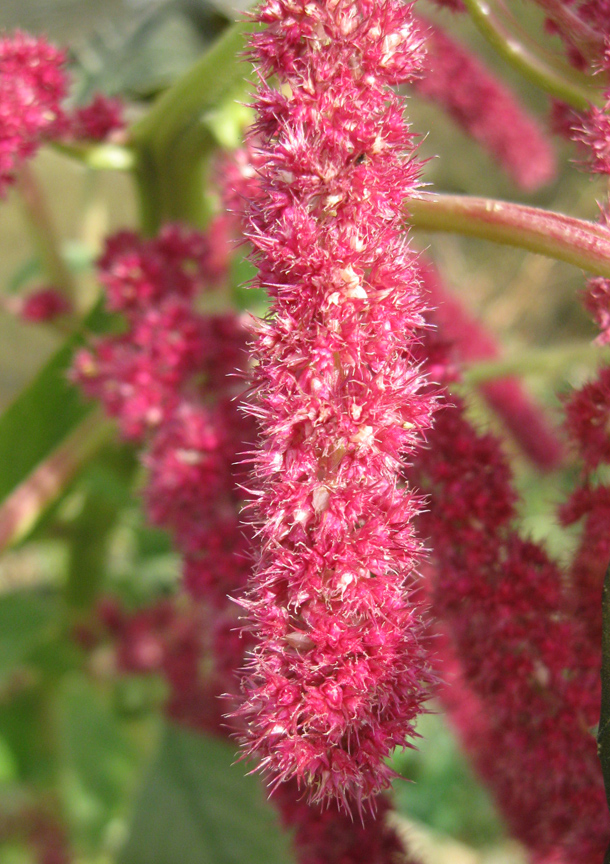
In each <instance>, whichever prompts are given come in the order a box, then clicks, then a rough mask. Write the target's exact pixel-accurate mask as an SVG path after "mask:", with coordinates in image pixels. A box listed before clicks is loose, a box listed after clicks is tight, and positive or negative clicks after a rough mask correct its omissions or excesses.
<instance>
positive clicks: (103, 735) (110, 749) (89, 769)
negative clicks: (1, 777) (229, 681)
mask: <svg viewBox="0 0 610 864" xmlns="http://www.w3.org/2000/svg"><path fill="white" fill-rule="evenodd" d="M57 721H58V722H57V730H58V743H59V755H60V757H61V772H62V776H61V791H62V797H63V801H64V805H65V807H66V812H67V813H68V815H69V819H70V822H71V824H72V827H73V829H74V834H75V838H76V839H77V843H78V844H79V845H80V846H84V847H85V848H89V849H90V850H97V851H99V848H100V845H104V842H105V841H106V840H107V835H108V833H109V831H110V833H112V826H113V824H114V827H115V828H116V827H117V825H118V824H119V823H121V822H123V821H124V820H125V819H126V818H127V812H128V809H129V805H130V804H131V801H132V799H133V796H134V794H135V791H136V788H137V785H138V783H139V779H140V774H141V772H142V771H143V768H144V766H145V765H146V764H147V763H148V759H149V754H150V751H151V745H152V743H153V741H156V740H157V737H156V729H158V724H157V723H156V721H155V718H154V717H149V718H148V720H147V721H145V722H143V723H141V724H139V725H138V726H137V728H133V726H132V725H128V724H127V723H125V722H122V720H121V718H120V717H119V716H118V715H117V714H116V712H115V711H114V709H113V705H112V700H111V699H110V698H109V696H108V695H107V694H104V693H102V692H101V691H100V690H99V689H98V688H96V687H95V686H94V685H93V684H92V683H90V682H89V681H87V680H86V679H85V678H84V676H82V675H80V674H73V675H69V676H66V677H65V678H64V680H63V681H62V684H61V687H60V690H59V693H58V697H57ZM133 733H137V734H133Z"/></svg>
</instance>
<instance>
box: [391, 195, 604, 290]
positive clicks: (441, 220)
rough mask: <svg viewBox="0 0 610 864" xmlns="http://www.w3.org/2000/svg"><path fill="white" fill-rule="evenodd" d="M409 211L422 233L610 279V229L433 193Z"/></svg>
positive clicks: (525, 208)
mask: <svg viewBox="0 0 610 864" xmlns="http://www.w3.org/2000/svg"><path fill="white" fill-rule="evenodd" d="M407 210H408V214H407V217H406V218H407V219H408V220H409V222H410V223H411V225H412V226H413V228H415V229H416V230H423V231H447V232H452V233H455V234H463V235H465V236H468V237H479V238H480V239H481V240H491V241H493V242H494V243H503V244H505V245H507V246H516V247H518V248H520V249H527V250H528V251H529V252H536V253H537V254H538V255H546V256H547V257H549V258H556V259H558V260H559V261H566V262H567V263H568V264H574V266H576V267H582V269H583V270H587V271H588V272H590V273H595V274H598V275H600V276H607V277H608V276H610V230H609V229H608V228H607V227H606V226H605V225H600V224H599V223H597V222H587V221H586V220H584V219H575V218H574V217H572V216H564V215H563V214H562V213H552V212H550V211H548V210H541V209H539V208H537V207H529V206H526V205H524V204H514V203H512V202H510V201H495V200H493V199H491V198H475V197H474V196H470V195H439V194H436V193H430V192H418V193H417V195H415V196H413V197H411V198H410V199H409V201H408V202H407Z"/></svg>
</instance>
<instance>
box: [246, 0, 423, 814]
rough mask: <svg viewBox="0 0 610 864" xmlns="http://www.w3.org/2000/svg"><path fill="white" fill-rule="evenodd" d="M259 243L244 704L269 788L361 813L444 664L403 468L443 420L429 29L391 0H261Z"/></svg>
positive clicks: (251, 746)
mask: <svg viewBox="0 0 610 864" xmlns="http://www.w3.org/2000/svg"><path fill="white" fill-rule="evenodd" d="M257 20H258V21H259V22H260V23H262V24H264V25H265V27H264V29H262V30H261V31H260V32H258V33H257V34H255V35H254V36H253V38H252V54H253V56H254V58H255V59H256V60H257V61H258V63H259V65H260V69H261V72H262V74H263V75H264V76H265V77H268V76H272V75H277V77H278V80H279V85H280V87H279V89H272V88H271V87H269V86H267V85H262V87H261V88H260V90H259V93H258V102H257V109H258V122H257V123H256V124H255V127H254V130H253V135H254V140H255V141H256V142H258V143H259V146H260V151H261V156H262V158H261V163H262V164H261V167H260V168H259V173H260V177H261V183H260V190H261V191H260V194H259V195H258V196H257V197H256V198H255V200H254V202H253V203H252V207H251V210H250V214H249V225H248V229H247V232H246V233H247V236H248V239H249V240H250V241H251V243H252V245H253V247H254V250H255V252H254V257H255V260H256V263H257V264H258V266H259V275H258V278H257V280H256V283H255V284H256V285H258V286H259V287H263V288H265V289H266V290H267V291H268V293H269V294H270V295H271V297H272V300H273V306H272V313H273V317H269V319H268V320H267V321H265V322H261V323H260V325H259V329H258V333H257V336H256V343H255V354H256V357H257V359H258V366H257V367H256V371H255V378H254V381H255V387H256V393H255V396H256V403H255V407H254V409H253V410H255V411H256V413H257V416H258V418H259V421H260V429H261V433H262V447H261V449H260V450H259V451H257V452H256V454H255V455H254V463H255V471H256V478H257V484H258V491H257V493H256V494H257V499H256V507H255V512H256V521H257V524H258V526H259V535H260V542H261V553H260V557H259V560H258V562H257V566H256V572H255V574H254V576H253V578H252V582H251V588H250V593H249V595H248V597H247V599H246V600H245V601H244V606H245V607H246V608H247V610H248V613H249V616H250V622H251V624H250V626H251V629H252V631H253V633H254V636H255V637H256V640H257V644H256V647H255V648H254V650H253V652H252V655H251V658H250V661H249V668H248V670H247V676H246V678H245V682H244V687H245V695H244V703H243V706H242V708H241V712H240V717H241V718H243V719H244V720H245V722H246V724H247V725H246V731H245V734H244V746H245V750H246V752H247V753H248V754H249V755H251V756H255V757H257V758H258V759H259V763H258V764H259V767H260V769H261V770H263V771H264V772H265V773H267V774H268V775H269V776H270V777H271V780H272V782H273V784H274V785H277V784H278V783H281V782H283V781H286V780H289V779H291V778H295V779H296V780H297V782H298V784H299V785H300V786H301V787H305V790H306V792H307V793H308V794H309V798H310V800H311V801H323V802H324V801H328V800H330V799H334V800H336V801H338V802H339V803H340V805H341V806H344V807H346V808H349V807H350V806H351V805H353V806H355V807H356V808H358V809H360V808H361V807H362V805H363V802H366V800H367V799H369V798H370V797H371V796H373V795H375V794H376V793H378V792H379V791H380V790H382V789H384V788H386V787H387V786H388V785H389V783H390V779H391V776H392V772H391V771H390V769H389V768H388V766H387V765H386V763H385V761H384V760H385V757H386V756H388V755H389V754H390V753H391V751H392V750H393V748H394V747H395V746H398V745H404V744H405V742H406V741H407V740H408V737H409V736H410V735H411V734H412V733H413V727H412V724H413V720H414V718H415V717H416V715H417V714H418V713H419V711H420V710H421V706H422V703H423V701H424V700H425V699H426V698H427V695H428V691H429V685H430V683H431V681H432V676H431V673H430V669H429V661H428V657H427V652H426V650H425V647H424V644H423V640H422V636H423V628H422V624H421V621H420V616H421V612H420V609H419V608H418V606H417V604H416V602H415V601H414V591H413V581H414V577H415V574H416V568H417V565H418V562H419V557H420V554H419V551H420V550H419V543H418V541H417V540H416V538H415V534H414V529H413V517H414V516H415V514H416V513H417V512H418V511H419V502H418V501H417V500H416V499H415V497H414V495H413V494H412V493H411V492H410V491H409V490H408V489H406V488H403V486H402V484H401V483H400V482H399V478H398V473H399V469H400V466H401V460H402V458H403V454H404V453H408V452H410V451H411V450H412V449H413V448H414V446H415V442H416V441H417V440H418V438H419V436H420V434H421V433H422V431H423V430H425V429H426V428H427V427H428V426H429V424H430V422H431V414H432V411H433V407H434V400H433V397H432V395H431V394H430V393H424V392H423V379H422V376H421V374H420V370H419V369H418V368H417V366H416V365H415V364H414V362H413V359H412V353H411V352H412V350H413V345H414V342H415V340H416V336H415V333H416V330H417V328H418V327H420V326H421V324H422V321H423V317H422V313H423V306H424V303H423V300H422V297H421V291H420V285H419V280H418V278H417V271H416V267H415V262H414V256H413V254H412V253H411V252H410V251H409V249H408V248H407V246H406V244H405V240H404V238H403V237H402V235H401V231H400V226H401V220H402V208H403V202H404V199H405V197H406V196H407V194H408V193H409V192H411V191H412V190H413V188H414V184H415V179H416V168H415V165H414V163H413V162H412V159H411V149H412V143H411V138H410V135H409V133H408V130H407V127H406V125H405V121H404V119H403V105H402V102H401V101H400V99H399V98H398V96H397V95H396V94H395V93H394V92H393V91H392V90H391V89H390V87H391V86H392V85H395V84H398V83H400V82H405V81H408V80H410V79H412V77H413V75H414V74H415V72H416V71H417V70H418V68H419V66H420V61H421V51H422V39H421V37H420V35H419V33H418V30H417V26H416V24H415V22H414V20H413V17H412V12H411V8H410V6H408V5H403V4H402V3H399V2H395V0H381V2H372V0H358V2H351V0H350V2H348V0H338V2H332V3H330V2H329V3H326V4H319V5H315V4H311V3H307V2H305V0H269V2H267V3H265V4H264V5H263V6H262V7H261V9H260V10H259V11H258V13H257Z"/></svg>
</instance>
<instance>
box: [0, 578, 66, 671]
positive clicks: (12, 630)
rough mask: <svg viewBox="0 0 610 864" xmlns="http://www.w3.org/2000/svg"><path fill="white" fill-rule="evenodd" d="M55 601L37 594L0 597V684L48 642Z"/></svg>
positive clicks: (12, 593)
mask: <svg viewBox="0 0 610 864" xmlns="http://www.w3.org/2000/svg"><path fill="white" fill-rule="evenodd" d="M56 621H57V598H56V597H54V596H53V595H50V594H46V593H43V592H40V591H11V592H10V593H8V594H2V595H0V681H1V680H2V679H3V678H4V677H5V676H6V675H8V674H10V672H12V671H13V670H14V669H15V668H16V667H17V666H19V664H21V663H23V662H24V661H25V660H27V659H28V657H29V656H30V655H31V654H32V653H33V652H34V651H35V650H36V649H37V648H39V647H40V646H41V645H43V644H45V643H46V642H48V641H49V640H50V638H51V637H52V635H53V634H54V632H55V628H56Z"/></svg>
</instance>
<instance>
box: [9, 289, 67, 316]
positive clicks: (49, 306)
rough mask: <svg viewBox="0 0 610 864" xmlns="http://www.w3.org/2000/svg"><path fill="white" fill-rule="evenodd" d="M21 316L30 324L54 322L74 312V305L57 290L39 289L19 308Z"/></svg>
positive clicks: (28, 296) (29, 295) (26, 298)
mask: <svg viewBox="0 0 610 864" xmlns="http://www.w3.org/2000/svg"><path fill="white" fill-rule="evenodd" d="M18 312H19V316H20V317H21V319H22V320H23V321H27V322H28V323H30V324H37V323H41V322H47V321H53V320H54V319H55V318H58V317H60V316H61V315H68V314H70V312H72V304H71V303H70V301H69V300H68V298H67V297H66V295H65V294H62V292H61V291H59V290H58V289H57V288H53V287H48V288H39V289H38V290H37V291H32V292H31V294H28V295H27V297H25V298H24V300H23V303H21V304H20V306H19V307H18Z"/></svg>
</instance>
